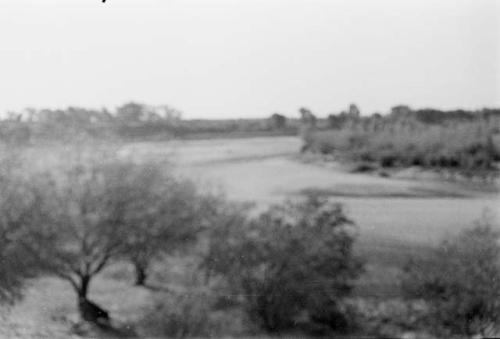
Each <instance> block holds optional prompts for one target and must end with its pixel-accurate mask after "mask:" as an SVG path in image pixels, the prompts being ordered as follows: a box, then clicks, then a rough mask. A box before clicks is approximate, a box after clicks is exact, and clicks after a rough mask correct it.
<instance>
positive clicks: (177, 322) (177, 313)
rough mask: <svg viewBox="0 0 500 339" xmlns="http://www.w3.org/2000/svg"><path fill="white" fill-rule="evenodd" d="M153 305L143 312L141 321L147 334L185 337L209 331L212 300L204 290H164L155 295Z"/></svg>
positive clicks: (204, 334) (206, 333) (201, 334)
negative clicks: (169, 292) (199, 291)
mask: <svg viewBox="0 0 500 339" xmlns="http://www.w3.org/2000/svg"><path fill="white" fill-rule="evenodd" d="M156 299H157V300H156V302H155V303H154V306H153V307H152V308H151V309H150V310H149V311H148V312H147V314H146V316H145V317H144V319H143V325H144V327H145V328H147V332H148V333H147V334H148V335H152V336H158V335H161V336H168V337H172V338H186V337H189V336H208V335H209V334H210V326H209V314H210V312H211V303H212V300H211V298H210V297H209V296H207V295H205V294H201V293H200V294H195V295H191V294H183V295H171V294H164V295H163V296H162V297H161V299H158V296H156Z"/></svg>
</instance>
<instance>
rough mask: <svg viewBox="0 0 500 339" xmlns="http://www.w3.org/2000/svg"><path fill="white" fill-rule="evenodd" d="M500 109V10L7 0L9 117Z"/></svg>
mask: <svg viewBox="0 0 500 339" xmlns="http://www.w3.org/2000/svg"><path fill="white" fill-rule="evenodd" d="M128 100H137V101H140V102H145V103H149V104H170V105H172V106H174V107H176V108H178V109H180V110H182V111H183V112H184V116H185V117H188V118H195V117H196V118H231V117H235V118H237V117H261V116H268V115H270V114H271V113H273V112H281V113H284V114H287V115H290V116H295V115H297V114H298V113H297V109H298V108H299V107H301V106H306V107H309V108H311V109H312V110H313V111H314V112H315V113H317V114H318V115H326V114H328V113H331V112H338V111H340V110H341V109H344V108H346V107H347V106H348V104H349V103H351V102H355V103H357V104H358V105H359V106H360V108H361V110H362V112H363V113H372V112H374V111H380V112H386V111H388V110H389V108H390V107H391V106H393V105H396V104H400V103H404V104H409V105H411V106H413V107H423V106H432V107H437V108H443V109H449V108H457V107H463V108H471V109H473V108H478V107H482V106H500V1H495V0H467V1H464V0H391V1H389V0H376V1H375V0H366V1H361V0H345V1H334V0H107V1H106V3H104V4H103V3H101V0H0V112H4V111H6V110H18V109H21V108H24V107H27V106H32V107H39V108H40V107H53V108H55V107H66V106H68V105H76V106H88V107H96V108H99V107H102V106H107V107H108V108H114V107H116V106H117V105H119V104H121V103H124V102H125V101H128Z"/></svg>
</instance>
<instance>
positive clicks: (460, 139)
mask: <svg viewBox="0 0 500 339" xmlns="http://www.w3.org/2000/svg"><path fill="white" fill-rule="evenodd" d="M307 126H308V129H307V131H306V132H305V133H304V134H303V137H304V141H305V145H304V150H311V151H313V152H319V153H323V154H331V155H335V156H336V157H338V158H340V159H343V160H347V161H354V162H364V163H368V164H375V165H378V166H380V167H383V168H391V167H408V166H420V167H423V168H429V169H448V170H457V171H461V172H463V173H466V174H467V173H469V174H472V173H479V172H488V171H490V172H491V171H495V170H496V164H495V163H496V162H497V161H499V160H500V109H482V110H479V111H464V110H456V111H439V110H434V109H419V110H413V109H411V108H409V107H407V106H396V107H394V108H392V110H391V112H390V113H389V114H387V115H385V116H382V115H380V114H373V115H371V116H366V117H364V116H361V115H360V113H359V109H358V108H357V107H356V106H355V105H351V106H350V108H349V111H348V112H342V113H340V114H332V115H330V116H328V118H327V119H326V121H324V122H323V124H322V125H318V124H317V125H314V124H311V123H310V119H309V120H308V125H307Z"/></svg>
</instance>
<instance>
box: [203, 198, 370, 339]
mask: <svg viewBox="0 0 500 339" xmlns="http://www.w3.org/2000/svg"><path fill="white" fill-rule="evenodd" d="M237 221H239V222H237V223H233V224H227V223H226V224H225V225H224V231H223V232H222V233H223V234H224V236H221V231H220V228H219V229H218V230H217V231H216V232H215V233H214V234H215V236H212V239H211V244H210V249H209V252H208V255H207V257H206V259H205V266H206V267H208V268H209V269H211V270H212V271H215V272H217V273H220V274H223V275H224V276H225V277H226V278H227V280H228V281H229V283H230V285H231V286H232V288H233V289H234V290H235V291H237V292H239V294H240V295H241V297H242V298H243V300H244V301H243V303H244V307H245V310H246V312H247V314H248V316H249V318H250V319H252V320H254V321H255V322H256V323H257V324H258V325H260V326H261V327H262V328H263V329H265V330H267V331H281V330H286V329H289V328H291V327H293V326H294V325H295V324H296V323H297V321H298V319H299V317H301V316H303V315H305V316H306V319H307V320H306V321H308V322H315V323H321V324H324V325H326V326H328V327H331V328H336V329H340V327H344V328H345V327H346V326H347V324H348V323H349V319H346V317H345V314H344V313H343V311H342V310H343V307H342V300H343V298H344V297H345V296H347V295H348V294H349V292H350V290H351V288H352V283H353V281H354V280H355V279H356V278H357V276H358V274H359V273H360V271H361V263H360V261H359V260H358V259H357V258H356V257H354V255H353V253H352V245H353V242H354V239H355V233H354V229H353V224H352V222H351V221H350V220H349V219H347V217H346V216H345V215H344V212H343V210H342V207H341V205H338V204H334V203H331V202H329V201H328V200H326V199H323V198H320V197H319V196H317V195H310V196H308V197H307V198H305V199H304V200H301V201H299V202H287V203H285V204H283V205H280V206H273V207H271V208H270V209H269V210H268V211H266V212H264V213H262V214H261V215H260V216H258V217H257V218H255V219H254V220H251V221H250V222H248V224H244V223H242V222H241V220H237Z"/></svg>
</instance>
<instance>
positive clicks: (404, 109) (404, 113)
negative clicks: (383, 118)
mask: <svg viewBox="0 0 500 339" xmlns="http://www.w3.org/2000/svg"><path fill="white" fill-rule="evenodd" d="M411 114H412V110H411V108H410V107H408V106H405V105H398V106H394V107H392V108H391V117H392V118H394V119H408V118H409V117H410V115H411Z"/></svg>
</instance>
